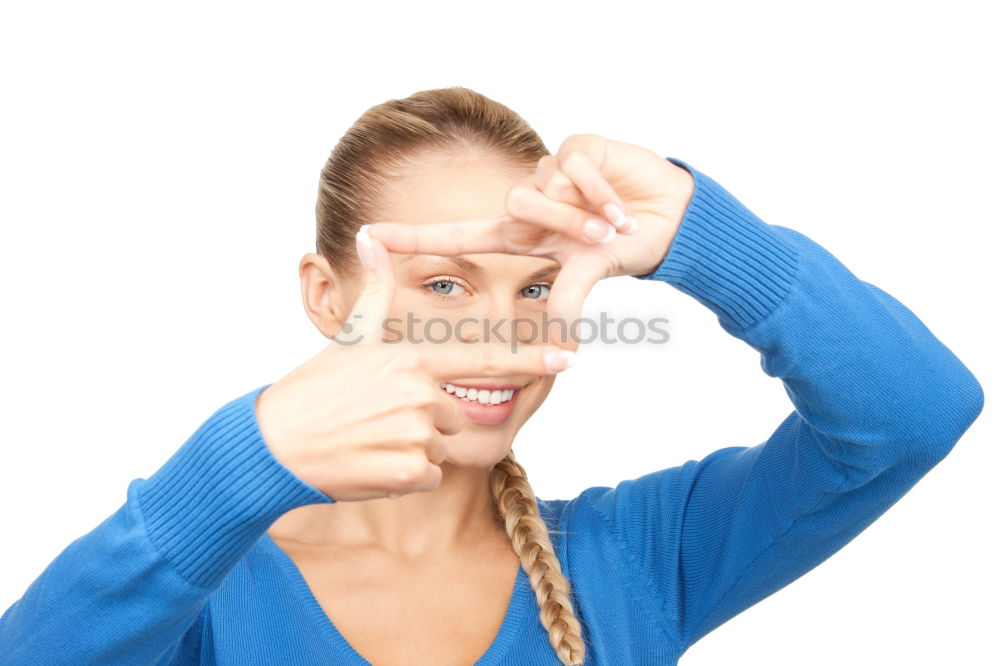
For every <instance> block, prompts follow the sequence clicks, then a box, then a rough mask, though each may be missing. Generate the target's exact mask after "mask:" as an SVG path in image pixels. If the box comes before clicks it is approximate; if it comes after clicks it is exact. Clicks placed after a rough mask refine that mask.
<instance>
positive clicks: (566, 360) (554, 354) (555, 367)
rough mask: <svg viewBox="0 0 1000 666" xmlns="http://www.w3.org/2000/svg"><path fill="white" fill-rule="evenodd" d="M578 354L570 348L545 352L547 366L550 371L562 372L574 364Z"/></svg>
mask: <svg viewBox="0 0 1000 666" xmlns="http://www.w3.org/2000/svg"><path fill="white" fill-rule="evenodd" d="M575 357H576V354H574V353H573V352H571V351H569V350H568V349H560V350H558V351H550V352H545V368H546V369H547V370H548V371H549V372H562V371H563V370H565V369H566V368H568V367H570V366H571V365H573V359H574V358H575Z"/></svg>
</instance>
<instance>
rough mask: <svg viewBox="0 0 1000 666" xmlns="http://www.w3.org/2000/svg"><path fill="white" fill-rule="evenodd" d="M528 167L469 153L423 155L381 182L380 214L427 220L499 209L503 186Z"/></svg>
mask: <svg viewBox="0 0 1000 666" xmlns="http://www.w3.org/2000/svg"><path fill="white" fill-rule="evenodd" d="M530 173H531V172H530V171H529V170H528V169H523V170H522V171H520V172H518V171H517V170H516V169H514V168H513V167H510V166H504V165H502V164H500V163H498V162H496V161H491V160H485V159H477V158H473V157H469V158H457V157H451V158H443V157H436V158H428V159H426V160H423V161H421V162H420V163H419V164H417V165H415V166H412V167H409V168H408V169H407V170H406V172H405V174H404V175H402V176H400V177H398V178H396V179H393V181H392V182H391V183H390V184H388V185H387V186H386V192H385V197H384V200H383V202H382V203H383V205H382V211H381V213H380V216H379V219H382V220H390V221H393V222H404V223H407V224H431V223H434V222H454V221H458V220H472V219H479V218H487V217H495V216H497V215H502V214H503V213H504V198H505V197H506V195H507V191H508V190H509V189H510V188H511V187H512V186H513V185H515V184H516V183H518V182H519V181H521V180H524V179H525V178H526V177H527V176H528V175H529V174H530Z"/></svg>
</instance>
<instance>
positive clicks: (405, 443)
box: [256, 232, 572, 501]
mask: <svg viewBox="0 0 1000 666" xmlns="http://www.w3.org/2000/svg"><path fill="white" fill-rule="evenodd" d="M366 243H367V245H366ZM358 252H359V255H360V256H361V257H362V260H363V263H365V262H366V261H367V263H370V264H371V265H370V266H367V267H365V268H363V271H364V276H363V283H362V287H361V291H360V295H359V296H358V298H357V300H356V301H355V304H354V308H353V310H352V311H351V315H350V316H349V317H348V320H347V321H348V322H349V323H350V327H348V326H344V327H343V328H342V330H341V333H340V335H339V336H338V337H337V338H335V339H334V341H333V342H331V343H330V345H329V346H327V347H326V348H325V349H324V350H323V351H321V352H320V353H318V354H316V355H315V356H313V357H312V358H310V359H309V360H308V361H306V362H305V363H303V364H302V365H300V366H298V367H297V368H295V369H294V370H292V371H291V372H290V373H289V374H288V375H286V376H285V377H283V378H281V379H280V380H278V381H277V382H275V383H274V384H272V385H271V386H269V387H267V388H266V389H265V390H264V391H262V392H261V393H260V394H259V395H258V397H257V403H256V412H257V422H258V425H259V426H260V430H261V434H262V436H263V438H264V441H265V443H266V444H267V446H268V447H269V448H270V450H271V452H272V453H273V454H274V456H275V457H276V458H277V459H278V461H279V462H281V463H282V464H283V465H285V466H286V467H287V468H288V469H289V470H291V471H292V473H294V474H295V475H296V476H297V477H299V478H300V479H301V480H303V481H305V482H306V483H308V484H310V485H311V486H313V487H314V488H316V489H317V490H319V491H320V492H322V493H324V494H326V495H327V496H328V497H330V498H331V499H333V500H337V501H344V500H365V499H376V498H382V497H399V496H400V495H403V494H406V493H411V492H416V491H428V490H434V489H435V488H437V487H438V485H439V484H440V482H441V475H442V472H441V467H440V465H441V463H442V462H443V461H444V460H445V458H446V457H447V454H448V451H447V449H446V446H445V442H444V435H453V434H455V433H457V432H459V430H461V429H462V427H463V426H464V425H465V421H466V419H465V415H464V413H463V411H462V408H461V406H460V405H459V402H458V401H457V400H456V399H455V398H454V397H452V396H451V395H450V394H449V393H447V392H445V391H443V390H441V388H440V383H441V381H442V380H443V379H448V378H449V377H492V376H496V377H499V376H503V375H511V374H531V375H550V374H554V373H556V372H559V371H561V370H562V369H565V368H566V367H568V364H569V362H570V360H571V358H572V354H571V352H567V351H566V350H563V349H560V348H559V347H557V346H554V345H519V346H518V347H516V350H512V349H510V348H509V347H508V346H505V345H502V344H495V343H492V344H491V343H475V344H468V343H461V342H454V343H442V344H429V343H413V342H410V341H407V340H405V339H402V340H400V341H392V342H386V341H384V340H383V339H382V327H383V320H384V319H385V317H386V315H387V313H388V312H389V307H390V304H391V303H392V298H393V293H394V291H395V277H394V274H393V267H392V262H391V261H390V260H389V254H388V252H387V251H386V249H385V247H384V246H383V245H382V244H381V243H379V242H378V241H377V240H374V239H369V238H368V237H367V233H364V232H363V233H362V234H360V235H359V248H358Z"/></svg>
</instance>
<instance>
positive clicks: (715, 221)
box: [0, 157, 983, 666]
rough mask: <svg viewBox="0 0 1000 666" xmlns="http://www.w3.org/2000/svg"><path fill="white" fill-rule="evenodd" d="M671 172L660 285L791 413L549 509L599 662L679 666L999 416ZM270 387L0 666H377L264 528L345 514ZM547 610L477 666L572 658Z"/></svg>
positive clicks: (224, 418) (857, 305)
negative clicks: (668, 240)
mask: <svg viewBox="0 0 1000 666" xmlns="http://www.w3.org/2000/svg"><path fill="white" fill-rule="evenodd" d="M667 159H669V160H670V161H671V162H673V163H674V164H677V165H678V166H681V167H683V168H685V169H687V170H688V171H689V172H691V173H692V175H693V176H694V178H695V191H694V195H693V198H692V200H691V202H690V204H689V206H688V209H687V211H686V213H685V215H684V218H683V220H682V222H681V225H680V227H679V229H678V233H677V235H676V237H675V238H674V241H673V244H672V245H671V247H670V251H669V252H668V254H667V256H666V257H665V258H664V261H663V263H662V264H661V265H660V266H659V267H658V268H657V269H656V271H654V272H653V273H651V274H649V275H644V276H640V277H641V279H655V280H661V281H664V282H667V283H669V284H672V285H673V286H674V287H676V288H677V289H680V290H681V291H683V292H684V293H687V294H689V295H691V296H692V297H694V298H695V299H697V300H698V301H699V302H700V303H702V304H704V305H705V306H706V307H708V308H709V309H711V310H712V312H713V313H715V314H716V315H717V317H718V321H719V324H720V325H721V326H722V327H723V329H724V330H725V331H726V332H727V333H729V334H730V335H733V336H734V337H737V338H739V339H740V340H743V341H744V342H746V343H747V344H749V345H750V346H752V347H753V348H754V349H756V350H757V351H758V352H760V354H761V367H762V369H763V370H764V372H765V373H767V374H768V375H769V376H772V377H779V378H780V379H781V381H782V382H783V385H784V387H785V391H786V392H787V394H788V397H789V398H790V400H791V402H792V405H793V406H794V411H792V412H791V413H790V414H789V415H788V417H787V418H785V419H784V420H783V421H782V422H781V423H780V424H778V426H777V428H776V429H775V431H774V433H773V434H772V435H771V436H770V437H769V438H768V439H767V440H766V441H764V442H762V443H759V444H757V445H755V446H732V447H728V448H723V449H720V450H717V451H714V452H712V453H710V454H708V455H707V456H705V457H704V458H703V459H702V460H689V461H687V462H685V463H683V464H681V465H679V466H677V467H671V468H669V469H663V470H657V471H653V472H650V473H648V474H646V475H644V476H641V477H639V478H636V479H630V480H626V481H622V482H620V483H618V484H617V485H616V486H614V487H606V486H599V487H592V488H588V489H586V490H584V491H583V492H582V493H580V495H579V496H577V497H575V498H573V499H569V500H566V499H553V500H542V499H539V500H538V504H539V508H540V510H541V512H542V516H543V518H544V519H545V520H546V522H547V524H548V525H549V526H550V528H552V529H553V530H558V532H557V533H555V534H553V543H554V545H555V548H556V552H557V553H558V555H559V559H560V562H561V564H562V567H563V571H564V572H565V573H566V574H567V576H568V577H569V580H570V581H571V583H572V585H573V589H574V590H575V603H576V604H577V613H578V617H579V618H580V620H581V622H582V623H583V625H584V628H585V633H584V640H585V641H586V643H587V647H588V650H587V664H588V665H597V664H606V665H620V664H639V665H646V664H648V665H658V666H662V665H665V664H675V663H676V662H677V660H678V658H679V657H680V656H681V654H683V653H684V651H685V650H686V649H687V648H688V647H690V646H691V645H692V644H693V643H695V642H696V641H697V640H699V639H700V638H701V637H702V636H704V635H705V634H707V633H708V632H710V631H712V630H713V629H714V628H716V627H718V626H719V625H720V624H722V623H723V622H725V621H726V620H728V619H729V618H731V617H733V616H734V615H736V614H738V613H740V612H742V611H743V610H744V609H746V608H748V607H749V606H751V605H753V604H755V603H756V602H758V601H760V600H761V599H764V598H765V597H767V596H768V595H770V594H772V593H774V592H775V591H777V590H779V589H781V588H782V587H784V586H785V585H787V584H788V583H790V582H791V581H793V580H795V579H796V578H798V577H800V576H802V575H803V574H804V573H806V572H807V571H809V570H810V569H812V568H813V567H815V566H816V565H818V564H819V563H820V562H822V561H824V560H825V559H827V558H828V557H830V555H832V554H833V553H835V552H837V550H839V549H840V548H841V547H843V546H844V545H845V544H846V543H848V542H849V541H850V540H851V539H853V538H854V537H855V536H856V535H857V534H858V533H859V532H861V531H862V530H863V529H865V527H867V526H868V525H869V524H871V523H872V521H874V520H875V519H876V518H878V517H879V516H880V515H882V514H883V513H884V512H885V511H886V510H887V509H888V508H889V507H890V506H892V505H893V504H894V503H895V502H896V501H898V500H899V499H900V498H901V497H902V496H903V495H904V494H906V492H907V491H908V490H909V489H910V488H911V487H912V486H913V485H914V484H915V483H916V482H917V481H919V480H920V478H921V477H923V476H924V474H926V473H927V472H928V471H929V470H930V469H931V468H932V467H934V466H935V465H936V464H937V463H938V462H939V461H940V460H941V459H942V458H943V457H944V456H945V455H947V454H948V452H949V451H950V450H951V448H952V447H953V445H954V444H955V442H956V441H957V440H958V439H959V438H960V437H961V436H962V434H963V433H964V432H965V430H966V429H967V428H968V427H969V425H970V424H971V423H972V422H973V421H974V420H975V419H976V417H977V416H978V415H979V413H980V412H981V410H982V407H983V391H982V387H981V386H980V384H979V382H978V381H977V380H976V378H975V377H974V376H973V375H972V374H971V373H970V372H969V370H968V369H967V368H966V367H965V366H964V365H963V364H962V362H961V361H959V359H958V358H956V357H955V355H954V354H952V352H951V351H950V350H949V349H948V348H947V347H945V346H944V345H943V344H942V343H941V342H940V341H939V340H938V339H937V338H936V337H934V335H933V334H932V333H931V332H930V331H929V330H928V329H927V328H926V327H925V326H924V325H923V324H922V323H921V322H920V320H919V319H917V317H916V316H915V315H914V314H913V313H912V312H910V310H908V309H907V308H906V307H905V306H903V305H902V304H900V303H899V301H897V300H896V299H894V298H893V297H892V296H890V295H889V294H887V293H886V292H884V291H882V290H881V289H879V288H878V287H875V286H873V285H871V284H868V283H867V282H863V281H861V280H860V279H858V278H857V277H855V276H854V275H853V274H852V273H851V272H850V271H849V270H848V269H847V268H845V267H844V266H843V265H842V264H841V263H840V262H839V261H837V259H835V258H834V257H833V256H832V255H830V254H829V253H828V252H827V251H826V250H824V249H823V248H822V247H820V246H819V245H817V244H816V243H815V242H813V241H812V240H810V239H809V238H807V237H806V236H804V235H802V234H801V233H798V232H796V231H793V230H792V229H788V228H785V227H780V226H775V225H769V224H766V223H764V222H763V221H761V220H760V219H759V218H758V217H756V216H755V215H754V214H753V213H752V212H750V211H749V210H748V209H747V208H746V207H744V206H743V205H742V204H741V203H740V202H739V201H738V200H737V199H735V198H734V197H733V196H732V195H731V194H730V193H729V192H728V191H727V190H725V189H724V188H723V187H722V186H721V185H719V184H718V183H716V182H715V181H714V180H712V179H711V178H709V177H708V176H706V175H704V174H702V173H700V172H699V171H697V170H695V169H694V168H692V167H691V166H690V165H688V164H686V163H685V162H683V161H681V160H678V159H675V158H672V157H668V158H667ZM264 388H266V386H261V387H259V388H257V389H254V390H253V391H250V392H249V393H247V394H245V395H243V396H241V397H239V398H236V399H235V400H232V401H231V402H229V403H227V404H225V405H224V406H222V407H221V408H219V409H218V411H216V412H215V413H214V414H212V415H211V416H210V417H209V418H208V419H207V420H206V421H205V422H204V423H203V424H202V425H201V426H200V427H199V428H198V429H197V431H196V432H195V433H194V434H193V435H192V436H191V437H190V439H189V440H188V441H187V442H186V443H184V445H183V446H181V447H180V449H179V450H178V451H177V452H176V453H175V454H174V455H173V457H171V458H170V459H169V460H168V461H167V462H166V463H165V464H164V465H163V466H162V467H161V468H160V469H158V470H157V471H156V472H155V473H154V474H153V475H152V476H150V478H148V479H141V478H140V479H135V480H133V481H132V482H131V483H130V484H129V485H128V491H127V498H126V500H125V502H124V504H123V505H122V506H121V508H120V509H118V510H117V511H116V512H115V513H113V514H112V515H110V516H109V517H108V518H107V519H106V520H105V521H104V522H103V523H101V524H100V525H98V526H97V527H96V528H94V529H93V530H92V531H91V532H89V533H87V534H85V535H83V536H81V537H80V538H78V539H76V540H75V541H73V542H72V543H71V544H69V545H68V546H67V547H66V548H65V550H63V552H62V553H60V555H59V556H58V557H57V558H56V559H55V560H54V561H52V562H51V563H50V564H49V566H48V567H47V568H46V569H45V571H44V572H43V573H42V574H41V575H40V576H39V577H38V579H37V580H35V581H34V582H33V583H32V584H31V586H30V587H29V588H28V589H27V590H26V591H25V593H24V595H23V596H22V597H21V599H19V600H18V601H17V602H16V603H14V605H13V606H11V607H10V608H9V609H8V610H7V611H6V612H5V613H4V615H3V617H2V618H0V662H2V663H3V664H5V665H21V664H40V665H45V666H54V665H58V664H73V665H75V666H78V665H82V664H100V665H101V666H107V665H111V664H129V665H131V664H225V665H227V666H229V665H232V666H236V665H240V666H246V665H248V664H261V665H263V664H269V665H274V664H289V665H295V666H311V665H320V664H323V665H331V664H368V662H367V661H366V660H365V659H364V658H363V657H362V656H361V655H359V654H358V653H357V652H356V651H354V650H353V648H352V647H351V646H350V645H349V644H348V643H347V642H346V641H345V640H344V638H343V637H342V636H341V635H340V634H339V633H338V631H337V629H336V627H334V626H333V625H332V624H331V623H330V621H329V620H328V618H327V616H326V615H325V614H324V612H323V610H322V608H321V607H320V606H319V604H318V603H317V601H316V599H315V598H314V597H313V596H312V594H311V592H310V590H309V587H308V586H307V584H306V583H305V581H304V579H303V577H302V576H301V574H300V573H299V571H298V569H297V568H296V567H295V565H294V563H293V562H292V561H291V560H290V559H289V558H288V557H287V555H285V553H284V552H283V551H282V550H280V549H279V548H278V547H277V545H276V544H275V543H274V541H273V540H272V539H271V538H270V536H269V535H268V534H267V533H266V531H265V530H266V529H267V528H268V527H269V526H270V525H271V523H272V522H273V521H274V520H275V519H277V518H278V517H279V516H281V515H282V514H284V513H285V512H287V511H290V510H291V509H294V508H296V507H300V506H303V505H307V504H314V503H330V502H332V501H333V500H331V499H330V498H329V497H327V496H326V495H324V494H323V493H321V492H320V491H319V490H317V489H316V488H314V487H312V486H310V485H308V484H306V483H305V482H304V481H302V480H301V479H299V478H298V477H296V476H295V475H294V474H292V472H291V471H290V470H289V469H288V468H287V467H285V466H284V465H282V464H281V463H280V462H278V460H277V459H276V458H274V457H273V456H272V454H271V453H270V449H268V447H267V445H266V444H265V443H264V441H263V439H262V438H261V433H260V430H259V428H258V425H257V421H256V417H255V413H254V399H255V397H256V396H257V394H258V393H259V392H260V391H262V390H263V389H264ZM661 436H662V433H661ZM538 612H539V609H538V605H537V603H536V601H535V598H534V594H533V592H532V590H531V587H530V585H529V583H528V579H527V577H526V575H525V573H524V571H523V569H522V570H521V571H520V573H519V575H518V577H517V580H516V583H515V584H514V588H513V594H512V597H511V600H510V604H509V607H508V609H507V614H506V617H505V619H504V621H503V625H502V627H501V628H500V631H499V633H498V634H497V636H496V638H495V640H494V641H493V644H492V645H491V646H490V648H489V649H488V650H487V651H486V653H485V654H484V655H483V656H482V658H481V659H480V660H479V661H478V662H477V664H478V666H487V665H499V664H507V665H511V666H514V665H516V666H524V665H534V664H540V665H541V664H545V665H549V666H553V665H557V664H558V663H559V662H558V660H557V659H556V657H555V654H554V652H553V651H552V648H551V647H550V646H549V641H548V637H547V634H546V632H545V630H544V629H543V628H542V625H541V623H540V621H539V619H538ZM387 640H391V637H387Z"/></svg>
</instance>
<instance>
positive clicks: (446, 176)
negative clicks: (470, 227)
mask: <svg viewBox="0 0 1000 666" xmlns="http://www.w3.org/2000/svg"><path fill="white" fill-rule="evenodd" d="M530 174H531V169H529V168H527V167H523V168H521V169H518V168H516V167H514V166H511V165H509V164H504V163H500V162H497V161H495V160H494V161H490V160H484V159H479V158H474V157H469V158H458V157H446V158H441V157H436V158H432V159H429V160H425V161H423V162H422V163H420V164H419V165H418V166H416V167H413V168H411V169H409V170H408V171H407V172H406V175H404V176H402V177H400V178H398V179H396V180H393V181H392V184H391V185H390V186H389V187H388V188H387V190H388V191H387V192H386V196H385V200H384V203H383V208H382V211H381V216H380V217H379V219H381V220H386V221H392V222H404V223H407V224H433V223H435V222H457V221H460V220H475V219H482V218H489V217H496V216H497V215H502V214H503V213H504V212H505V211H504V198H505V197H506V196H507V191H508V190H509V189H510V188H511V187H512V186H513V185H515V184H516V183H518V182H520V181H523V180H525V179H526V178H527V177H528V176H529V175H530ZM395 260H396V261H398V262H400V263H406V264H407V265H408V266H413V267H415V268H428V269H429V268H430V267H431V266H437V267H438V268H440V267H441V265H443V264H446V263H449V261H450V260H449V259H448V258H447V257H439V256H435V255H413V256H409V257H408V258H405V259H404V258H403V257H396V259H395ZM462 260H464V261H470V262H472V263H473V264H475V265H476V267H477V268H476V269H475V270H472V271H469V272H479V271H487V272H490V273H494V272H497V273H509V274H510V275H512V276H514V277H519V276H522V275H528V274H529V273H533V272H534V273H537V274H539V275H541V273H542V272H546V275H549V274H550V273H551V270H550V269H554V268H558V266H559V264H558V263H557V262H554V261H552V260H551V259H543V258H540V257H527V256H520V255H513V254H468V255H464V257H463V258H462ZM451 263H454V262H451ZM459 268H462V266H459ZM468 268H469V267H468V266H466V267H465V270H468ZM539 279H541V277H539Z"/></svg>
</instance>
